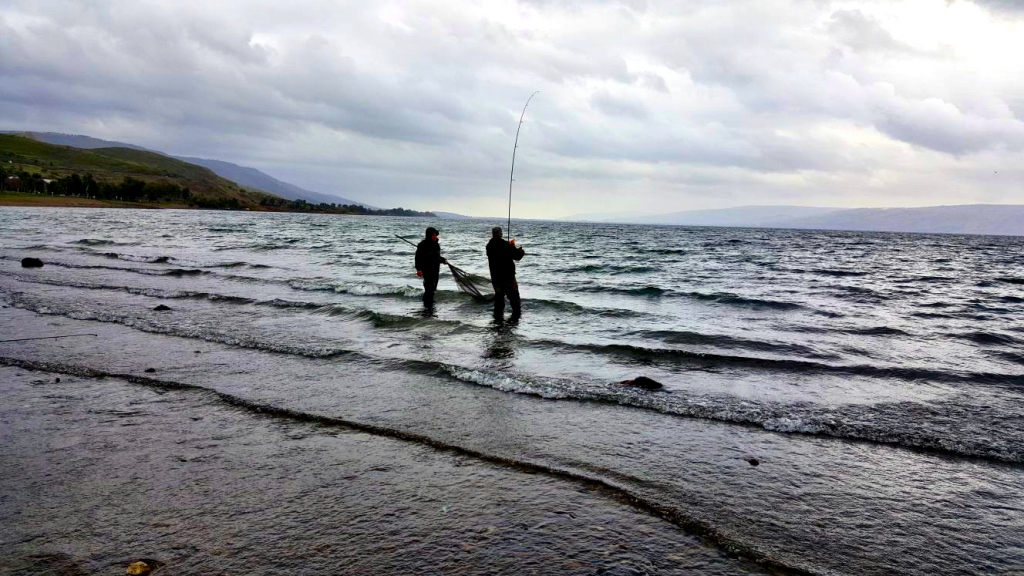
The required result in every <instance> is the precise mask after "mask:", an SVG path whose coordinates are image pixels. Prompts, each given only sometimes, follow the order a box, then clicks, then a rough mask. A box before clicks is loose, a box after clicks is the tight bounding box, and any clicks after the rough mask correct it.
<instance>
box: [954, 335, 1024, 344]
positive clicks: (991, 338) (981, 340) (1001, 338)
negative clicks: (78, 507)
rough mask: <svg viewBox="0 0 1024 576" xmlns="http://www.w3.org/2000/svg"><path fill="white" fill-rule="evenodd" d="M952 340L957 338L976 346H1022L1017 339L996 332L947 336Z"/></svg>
mask: <svg viewBox="0 0 1024 576" xmlns="http://www.w3.org/2000/svg"><path fill="white" fill-rule="evenodd" d="M949 336H950V337H952V338H959V339H962V340H970V341H972V342H976V343H978V344H986V345H990V344H994V345H999V346H1024V341H1021V340H1020V339H1018V338H1014V337H1013V336H1010V335H1008V334H1000V333H998V332H983V331H975V332H964V333H960V334H949Z"/></svg>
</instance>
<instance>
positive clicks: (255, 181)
mask: <svg viewBox="0 0 1024 576" xmlns="http://www.w3.org/2000/svg"><path fill="white" fill-rule="evenodd" d="M175 158H178V159H179V160H184V161H185V162H191V163H192V164H198V165H199V166H204V167H206V168H209V169H210V170H213V171H214V172H215V173H216V174H217V175H218V176H223V177H224V178H227V179H228V180H233V181H235V182H238V183H239V184H242V185H243V186H249V187H252V188H258V189H260V190H263V191H265V192H270V193H271V194H276V195H278V196H280V197H282V198H287V199H289V200H305V201H306V202H311V203H313V204H319V203H320V202H325V203H327V204H354V205H359V206H364V207H366V208H376V206H370V205H369V204H363V203H362V202H356V201H355V200H349V199H348V198H342V197H341V196H334V195H332V194H321V193H320V192H313V191H312V190H306V189H304V188H299V187H298V186H296V185H294V184H289V183H287V182H282V181H281V180H278V179H277V178H274V177H273V176H270V175H268V174H264V173H263V172H260V171H259V170H257V169H255V168H248V167H246V166H239V165H238V164H232V163H231V162H225V161H223V160H211V159H208V158H192V157H189V156H175Z"/></svg>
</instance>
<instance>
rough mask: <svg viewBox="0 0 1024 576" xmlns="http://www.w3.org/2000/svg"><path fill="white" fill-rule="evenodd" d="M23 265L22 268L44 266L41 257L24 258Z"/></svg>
mask: <svg viewBox="0 0 1024 576" xmlns="http://www.w3.org/2000/svg"><path fill="white" fill-rule="evenodd" d="M21 267H22V268H42V267H43V261H42V260H40V259H39V258H22V259H21Z"/></svg>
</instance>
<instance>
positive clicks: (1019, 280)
mask: <svg viewBox="0 0 1024 576" xmlns="http://www.w3.org/2000/svg"><path fill="white" fill-rule="evenodd" d="M996 281H997V282H1002V283H1004V284H1024V278H1018V277H1003V278H996Z"/></svg>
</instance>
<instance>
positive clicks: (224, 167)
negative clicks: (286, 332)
mask: <svg viewBox="0 0 1024 576" xmlns="http://www.w3.org/2000/svg"><path fill="white" fill-rule="evenodd" d="M0 134H18V135H22V136H27V137H29V138H33V139H35V140H39V141H40V142H46V143H47V144H56V145H59V146H71V147H73V148H82V149H85V150H94V149H98V148H131V149H133V150H143V151H148V152H155V153H157V154H163V153H162V152H157V151H155V150H148V149H147V148H143V147H141V146H136V145H134V144H126V143H124V142H115V141H112V140H101V139H99V138H93V137H91V136H83V135H79V134H60V133H57V132H0ZM164 156H169V157H171V158H177V159H178V160H182V161H184V162H188V163H190V164H195V165H198V166H202V167H204V168H208V169H209V170H212V171H213V173H214V174H216V175H218V176H220V177H222V178H226V179H228V180H231V181H233V182H237V183H238V184H241V185H242V186H248V187H249V188H255V189H257V190H263V191H264V192H269V193H271V194H274V195H277V196H280V197H282V198H286V199H288V200H305V201H306V202H309V203H311V204H319V203H321V202H325V203H327V204H351V205H358V206H363V207H366V208H370V209H376V206H371V205H369V204H363V203H362V202H356V201H355V200H350V199H348V198H343V197H341V196H336V195H333V194H322V193H320V192H313V191H312V190H306V189H304V188H300V187H298V186H296V185H294V184H289V183H288V182H283V181H281V180H278V179H277V178H274V177H273V176H270V175H268V174H265V173H263V172H260V171H259V170H257V169H255V168H249V167H246V166H239V165H238V164H232V163H231V162H225V161H223V160H212V159H207V158H192V157H187V156H170V155H169V154H164Z"/></svg>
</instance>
